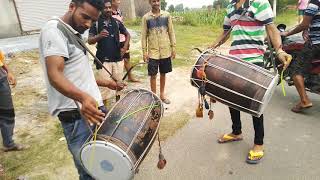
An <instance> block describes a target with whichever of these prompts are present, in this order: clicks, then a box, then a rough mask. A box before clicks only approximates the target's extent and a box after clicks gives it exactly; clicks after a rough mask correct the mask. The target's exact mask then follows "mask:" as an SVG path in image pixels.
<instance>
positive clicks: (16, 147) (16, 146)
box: [3, 144, 25, 152]
mask: <svg viewBox="0 0 320 180" xmlns="http://www.w3.org/2000/svg"><path fill="white" fill-rule="evenodd" d="M24 149H25V148H24V147H23V146H22V145H21V144H14V145H13V146H11V147H4V148H3V151H4V152H9V151H22V150H24Z"/></svg>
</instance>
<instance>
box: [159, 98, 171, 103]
mask: <svg viewBox="0 0 320 180" xmlns="http://www.w3.org/2000/svg"><path fill="white" fill-rule="evenodd" d="M161 101H162V102H163V103H165V104H170V103H171V101H170V100H169V99H161Z"/></svg>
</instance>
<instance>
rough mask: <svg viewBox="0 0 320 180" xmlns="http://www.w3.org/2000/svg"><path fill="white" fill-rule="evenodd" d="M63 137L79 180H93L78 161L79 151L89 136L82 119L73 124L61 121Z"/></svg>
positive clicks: (85, 123)
mask: <svg viewBox="0 0 320 180" xmlns="http://www.w3.org/2000/svg"><path fill="white" fill-rule="evenodd" d="M61 125H62V128H63V133H64V136H65V137H66V140H67V143H68V149H69V151H70V152H71V154H72V156H73V161H74V163H75V166H76V168H77V170H78V173H79V179H80V180H93V178H92V177H91V176H90V175H89V174H88V173H87V172H86V171H85V169H84V167H83V166H82V164H81V160H80V149H81V147H82V145H83V144H84V143H85V142H86V141H87V139H88V137H89V136H90V135H91V131H90V129H89V126H88V125H87V122H86V121H85V120H84V119H79V120H76V121H74V122H71V123H70V122H63V121H61Z"/></svg>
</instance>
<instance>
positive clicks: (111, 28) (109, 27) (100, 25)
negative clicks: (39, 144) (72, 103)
mask: <svg viewBox="0 0 320 180" xmlns="http://www.w3.org/2000/svg"><path fill="white" fill-rule="evenodd" d="M104 2H105V8H104V12H103V13H102V14H101V16H100V17H99V19H98V21H97V22H96V24H95V25H94V26H92V27H91V28H90V31H89V38H88V43H89V44H95V43H97V53H96V56H97V58H98V59H100V61H101V62H102V63H103V65H104V67H106V68H107V69H108V71H109V72H111V73H112V77H113V78H114V79H115V80H116V81H117V82H120V81H122V77H123V66H124V64H123V58H122V56H123V55H124V54H125V53H126V52H127V50H128V48H129V42H130V34H129V32H128V31H127V29H126V28H125V26H124V25H123V23H121V22H120V21H119V20H117V19H115V18H113V17H112V8H111V4H112V0H105V1H104ZM119 34H124V35H125V37H126V38H125V39H126V40H125V42H124V46H123V47H121V46H120V38H119ZM96 66H97V69H99V77H100V78H103V79H110V74H108V73H107V72H106V71H105V70H104V69H102V67H101V66H100V65H98V64H96ZM108 91H109V90H108V89H107V88H104V89H103V91H102V92H101V93H102V98H103V99H104V100H106V99H107V98H108V97H106V95H107V94H111V93H110V92H108Z"/></svg>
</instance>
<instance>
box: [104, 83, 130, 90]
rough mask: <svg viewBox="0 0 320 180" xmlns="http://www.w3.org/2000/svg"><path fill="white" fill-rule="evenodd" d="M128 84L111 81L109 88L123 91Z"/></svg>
mask: <svg viewBox="0 0 320 180" xmlns="http://www.w3.org/2000/svg"><path fill="white" fill-rule="evenodd" d="M126 86H127V84H126V83H124V82H115V81H111V82H110V84H109V85H108V88H110V89H112V90H118V91H121V90H122V89H123V88H124V87H126Z"/></svg>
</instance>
